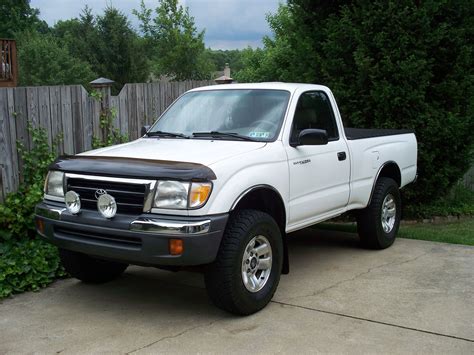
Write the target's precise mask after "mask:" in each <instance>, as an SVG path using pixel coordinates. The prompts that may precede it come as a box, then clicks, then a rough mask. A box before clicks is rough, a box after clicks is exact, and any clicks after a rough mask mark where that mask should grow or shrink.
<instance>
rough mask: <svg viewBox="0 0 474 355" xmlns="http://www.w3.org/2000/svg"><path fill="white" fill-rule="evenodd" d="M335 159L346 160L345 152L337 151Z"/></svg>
mask: <svg viewBox="0 0 474 355" xmlns="http://www.w3.org/2000/svg"><path fill="white" fill-rule="evenodd" d="M337 159H339V161H342V160H346V152H339V153H337Z"/></svg>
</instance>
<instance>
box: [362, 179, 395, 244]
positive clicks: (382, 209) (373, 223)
mask: <svg viewBox="0 0 474 355" xmlns="http://www.w3.org/2000/svg"><path fill="white" fill-rule="evenodd" d="M401 215H402V213H401V201H400V190H399V188H398V184H397V183H396V182H395V181H394V180H393V179H390V178H386V177H381V178H379V179H378V180H377V182H376V184H375V189H374V193H373V195H372V200H371V202H370V204H369V206H367V207H366V208H365V209H363V210H361V211H360V212H359V214H358V216H357V230H358V232H359V237H360V240H361V243H362V245H363V246H365V247H367V248H370V249H385V248H388V247H389V246H391V245H392V244H393V242H394V241H395V237H396V236H397V232H398V227H399V226H400V219H401Z"/></svg>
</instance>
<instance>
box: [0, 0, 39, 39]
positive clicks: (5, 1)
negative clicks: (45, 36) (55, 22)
mask: <svg viewBox="0 0 474 355" xmlns="http://www.w3.org/2000/svg"><path fill="white" fill-rule="evenodd" d="M38 16H39V10H38V9H33V8H31V7H30V0H2V2H1V3H0V38H15V37H16V35H17V33H20V32H22V31H25V30H35V31H39V32H47V31H48V25H47V24H46V22H44V21H41V20H40V19H39V18H38Z"/></svg>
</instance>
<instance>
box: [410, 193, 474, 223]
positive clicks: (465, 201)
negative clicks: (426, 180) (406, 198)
mask: <svg viewBox="0 0 474 355" xmlns="http://www.w3.org/2000/svg"><path fill="white" fill-rule="evenodd" d="M437 216H474V191H471V190H470V189H467V188H465V187H464V186H461V185H456V186H455V187H454V188H453V189H452V191H451V192H450V193H449V194H448V195H447V196H445V197H442V198H440V199H438V200H435V201H434V202H433V203H429V204H419V205H410V204H406V205H405V206H404V207H403V218H404V219H422V218H423V219H424V218H433V217H437Z"/></svg>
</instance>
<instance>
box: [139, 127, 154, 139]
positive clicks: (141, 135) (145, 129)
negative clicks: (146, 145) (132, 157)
mask: <svg viewBox="0 0 474 355" xmlns="http://www.w3.org/2000/svg"><path fill="white" fill-rule="evenodd" d="M150 127H151V126H150V125H144V126H143V127H142V129H141V131H140V137H143V136H144V135H145V134H146V132H148V130H149V129H150Z"/></svg>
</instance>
